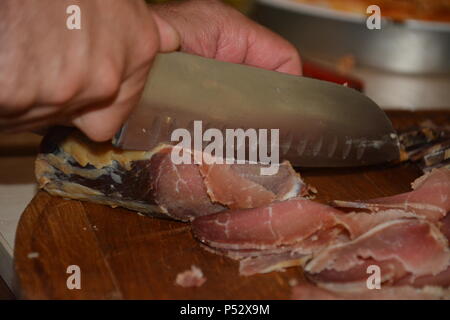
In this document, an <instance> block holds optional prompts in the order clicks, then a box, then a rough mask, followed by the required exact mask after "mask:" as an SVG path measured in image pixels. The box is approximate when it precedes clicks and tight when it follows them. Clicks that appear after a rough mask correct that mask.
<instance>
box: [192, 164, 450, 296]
mask: <svg viewBox="0 0 450 320" xmlns="http://www.w3.org/2000/svg"><path fill="white" fill-rule="evenodd" d="M412 187H413V191H411V192H408V193H405V194H400V195H396V196H392V197H387V198H381V199H374V200H369V201H365V202H345V201H335V202H334V206H335V207H336V206H339V207H350V208H352V209H353V210H354V211H353V212H351V213H346V212H344V211H341V210H338V209H336V208H334V207H331V206H326V205H322V204H319V203H316V202H313V201H311V200H307V199H302V198H294V199H289V200H287V201H283V202H274V203H271V204H269V205H267V206H265V207H260V208H254V209H246V210H233V211H227V212H222V213H217V214H212V215H208V216H204V217H199V218H197V219H195V220H194V221H193V223H192V230H193V232H194V235H195V236H196V237H197V238H198V239H199V240H200V241H201V242H202V243H204V244H205V245H206V246H207V247H208V248H210V249H212V250H214V251H215V252H217V253H221V254H225V255H227V256H229V257H231V258H234V259H238V260H240V272H241V274H243V275H251V274H255V273H265V272H270V271H274V270H280V269H282V268H285V267H289V266H302V267H303V268H304V270H305V273H306V275H307V277H308V278H309V279H310V280H312V281H313V282H314V283H315V284H316V285H317V286H312V285H301V286H297V287H295V288H294V290H293V296H294V298H298V299H307V298H318V299H321V298H323V299H336V298H349V299H356V298H360V299H371V298H374V299H440V298H448V297H449V294H450V291H448V290H447V289H446V288H447V287H449V286H450V250H449V244H448V243H449V242H448V241H449V237H450V217H449V216H448V215H447V212H448V211H450V170H448V169H445V168H441V169H435V170H433V171H431V172H430V173H427V174H425V175H424V176H422V177H420V178H419V179H417V180H416V181H414V182H413V184H412ZM370 266H376V267H377V268H378V271H379V276H380V279H379V281H380V284H381V289H376V288H375V289H369V288H368V284H367V281H368V278H369V277H370V276H371V273H369V274H368V268H369V267H370Z"/></svg>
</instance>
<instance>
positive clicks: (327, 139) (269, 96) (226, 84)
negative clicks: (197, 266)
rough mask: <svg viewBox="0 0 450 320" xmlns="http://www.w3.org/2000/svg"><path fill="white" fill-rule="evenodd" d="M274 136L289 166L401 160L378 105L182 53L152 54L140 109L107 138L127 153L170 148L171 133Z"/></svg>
mask: <svg viewBox="0 0 450 320" xmlns="http://www.w3.org/2000/svg"><path fill="white" fill-rule="evenodd" d="M195 121H201V123H202V130H203V132H204V131H206V130H207V129H209V128H215V129H219V130H221V132H225V130H226V129H233V128H234V129H237V128H242V129H249V128H254V129H257V130H259V129H267V130H270V129H279V148H280V158H281V159H287V160H289V161H290V162H291V163H292V164H293V165H294V166H303V167H350V166H364V165H372V164H379V163H383V162H387V161H392V160H396V159H398V157H399V143H398V138H397V134H396V132H395V130H394V129H393V127H392V124H391V122H390V120H389V119H388V118H387V116H386V114H385V113H384V112H383V111H382V110H381V109H380V108H379V107H378V105H377V104H376V103H375V102H373V101H372V100H370V99H369V98H368V97H366V96H365V95H363V94H361V93H359V92H357V91H356V90H354V89H351V88H347V87H345V86H342V85H337V84H334V83H330V82H326V81H321V80H316V79H310V78H305V77H299V76H293V75H288V74H283V73H279V72H274V71H268V70H263V69H259V68H255V67H250V66H244V65H239V64H233V63H228V62H221V61H217V60H213V59H207V58H203V57H199V56H195V55H190V54H185V53H181V52H174V53H165V54H158V55H157V56H156V58H155V60H154V62H153V66H152V69H151V71H150V73H149V76H148V81H147V83H146V86H145V89H144V92H143V95H142V98H141V101H140V103H139V104H138V105H137V106H136V108H135V109H134V110H133V112H132V113H131V115H130V116H129V118H128V120H127V121H126V122H125V124H124V125H123V126H122V128H121V129H120V130H119V131H118V132H117V134H116V135H115V137H114V138H113V144H114V145H115V146H117V147H120V148H122V149H128V150H150V149H152V148H153V147H156V146H157V145H158V144H160V143H171V144H176V143H175V142H171V134H172V132H173V131H174V130H175V129H178V128H185V129H187V130H188V131H189V132H191V133H193V131H194V123H195Z"/></svg>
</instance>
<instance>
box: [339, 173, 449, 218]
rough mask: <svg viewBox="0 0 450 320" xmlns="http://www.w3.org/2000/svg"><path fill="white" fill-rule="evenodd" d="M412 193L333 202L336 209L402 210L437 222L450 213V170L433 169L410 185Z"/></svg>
mask: <svg viewBox="0 0 450 320" xmlns="http://www.w3.org/2000/svg"><path fill="white" fill-rule="evenodd" d="M412 188H413V191H411V192H407V193H402V194H398V195H394V196H390V197H385V198H378V199H372V200H365V201H339V200H337V201H334V202H333V204H334V205H335V206H337V207H348V208H359V209H368V210H372V211H378V210H384V209H388V208H395V209H402V210H404V211H409V212H413V213H416V214H418V215H422V216H425V217H427V219H429V220H431V221H438V220H439V219H441V218H442V217H444V216H445V215H446V214H447V212H448V211H450V170H449V169H446V168H441V169H434V170H432V171H431V172H430V173H427V174H425V175H423V176H422V177H420V178H418V179H417V180H416V181H414V182H413V183H412Z"/></svg>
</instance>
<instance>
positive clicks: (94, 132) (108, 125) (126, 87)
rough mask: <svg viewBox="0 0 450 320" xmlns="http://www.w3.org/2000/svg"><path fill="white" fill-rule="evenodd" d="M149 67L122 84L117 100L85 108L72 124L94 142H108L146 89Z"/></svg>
mask: <svg viewBox="0 0 450 320" xmlns="http://www.w3.org/2000/svg"><path fill="white" fill-rule="evenodd" d="M147 73H148V67H147V68H142V69H141V70H139V71H138V72H136V73H135V74H133V76H132V77H130V78H128V79H126V80H125V82H123V83H122V85H121V87H120V90H119V93H118V95H117V97H115V99H113V100H111V101H107V102H104V103H102V104H98V105H93V106H91V107H88V108H85V109H83V110H82V112H81V113H80V114H78V115H77V116H75V117H74V118H73V120H72V124H73V125H74V126H76V127H77V128H78V129H80V130H81V131H82V132H84V133H85V134H86V135H87V136H88V137H89V138H90V139H91V140H93V141H98V142H102V141H107V140H109V139H111V138H112V137H113V136H114V134H115V133H116V132H117V131H118V130H119V129H120V127H121V125H122V123H123V122H124V121H125V120H126V118H127V117H128V114H129V113H130V112H131V110H132V109H133V107H134V106H136V105H137V104H138V102H139V99H140V97H141V94H142V90H143V88H144V84H145V79H146V77H147Z"/></svg>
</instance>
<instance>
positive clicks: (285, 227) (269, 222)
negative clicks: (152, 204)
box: [192, 198, 340, 250]
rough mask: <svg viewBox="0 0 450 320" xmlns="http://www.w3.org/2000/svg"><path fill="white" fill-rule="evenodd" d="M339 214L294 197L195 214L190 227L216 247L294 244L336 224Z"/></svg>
mask: <svg viewBox="0 0 450 320" xmlns="http://www.w3.org/2000/svg"><path fill="white" fill-rule="evenodd" d="M339 214H340V211H339V210H336V209H334V208H332V207H330V206H326V205H322V204H320V203H316V202H313V201H310V200H306V199H299V198H296V199H291V200H288V201H283V202H275V203H272V204H270V205H268V206H265V207H262V208H255V209H247V210H231V211H227V212H223V213H217V214H213V215H209V216H204V217H199V218H197V219H195V220H194V221H193V223H192V230H193V232H194V235H195V236H196V237H197V238H198V239H199V240H200V241H202V242H203V243H206V244H208V245H210V246H212V247H216V248H221V249H232V250H241V249H257V250H262V249H272V248H277V247H279V246H289V245H294V244H296V243H297V244H298V243H299V242H301V241H303V240H305V239H308V238H309V237H311V236H313V235H315V234H316V233H317V232H322V231H326V230H328V229H330V228H334V227H337V226H338V225H339V224H340V221H339V220H338V219H337V218H336V215H339ZM317 238H320V237H317Z"/></svg>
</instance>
